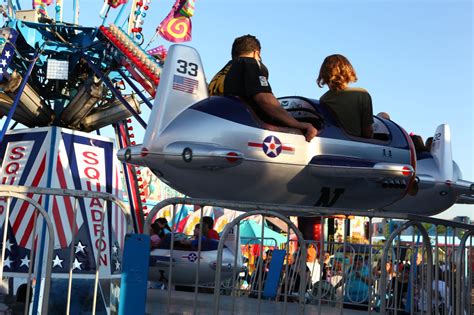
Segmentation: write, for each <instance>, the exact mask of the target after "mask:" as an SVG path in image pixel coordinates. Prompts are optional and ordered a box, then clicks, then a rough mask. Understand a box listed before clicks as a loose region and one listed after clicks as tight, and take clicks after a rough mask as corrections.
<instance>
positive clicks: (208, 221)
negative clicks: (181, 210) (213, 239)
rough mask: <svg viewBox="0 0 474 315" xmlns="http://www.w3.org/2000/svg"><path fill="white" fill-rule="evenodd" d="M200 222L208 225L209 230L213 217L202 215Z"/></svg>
mask: <svg viewBox="0 0 474 315" xmlns="http://www.w3.org/2000/svg"><path fill="white" fill-rule="evenodd" d="M202 222H203V223H204V224H205V225H206V226H207V227H208V229H209V230H212V228H213V227H214V219H213V218H212V217H202Z"/></svg>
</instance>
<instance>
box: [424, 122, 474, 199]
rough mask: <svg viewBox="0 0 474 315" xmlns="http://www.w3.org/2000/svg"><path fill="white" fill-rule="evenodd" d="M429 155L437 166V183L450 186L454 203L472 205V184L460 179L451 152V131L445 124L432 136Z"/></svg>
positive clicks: (473, 188) (473, 185) (473, 187)
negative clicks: (454, 196)
mask: <svg viewBox="0 0 474 315" xmlns="http://www.w3.org/2000/svg"><path fill="white" fill-rule="evenodd" d="M430 153H431V155H432V156H433V160H434V161H435V163H436V165H437V166H438V170H439V178H438V179H437V180H438V181H439V182H445V183H446V184H447V185H449V186H451V187H452V189H453V191H454V193H455V195H456V201H455V202H456V203H464V204H474V183H472V182H470V181H466V180H463V179H462V175H461V170H460V169H459V166H458V165H457V164H456V163H455V162H454V161H453V154H452V151H451V131H450V129H449V126H448V125H446V124H443V125H440V126H438V128H436V132H435V134H434V136H433V144H432V145H431V151H430Z"/></svg>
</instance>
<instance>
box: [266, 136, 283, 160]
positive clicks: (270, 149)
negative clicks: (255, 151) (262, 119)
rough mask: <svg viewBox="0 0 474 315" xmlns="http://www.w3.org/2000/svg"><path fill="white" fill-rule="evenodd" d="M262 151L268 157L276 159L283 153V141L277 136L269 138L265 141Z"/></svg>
mask: <svg viewBox="0 0 474 315" xmlns="http://www.w3.org/2000/svg"><path fill="white" fill-rule="evenodd" d="M262 149H263V152H264V153H265V154H266V155H267V156H268V157H271V158H275V157H277V156H279V155H280V153H281V149H282V145H281V141H280V139H278V138H277V137H275V136H268V137H266V138H265V139H264V140H263V146H262Z"/></svg>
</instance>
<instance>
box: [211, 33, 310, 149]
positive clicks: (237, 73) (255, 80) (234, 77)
mask: <svg viewBox="0 0 474 315" xmlns="http://www.w3.org/2000/svg"><path fill="white" fill-rule="evenodd" d="M260 51H261V47H260V42H259V41H258V39H257V38H255V36H252V35H244V36H241V37H238V38H236V39H235V40H234V43H233V45H232V60H231V61H229V62H228V63H227V64H226V65H225V66H224V68H222V70H221V71H219V72H218V73H217V74H216V75H215V76H214V78H213V79H212V80H211V83H210V84H209V94H210V95H233V96H238V97H239V98H241V99H242V100H243V101H245V102H246V103H247V104H249V105H250V106H251V107H252V108H253V109H254V110H255V112H256V113H257V115H258V116H259V117H260V118H261V119H262V120H263V121H265V122H266V123H270V124H278V125H281V126H285V127H290V128H296V129H300V130H301V131H302V132H303V134H304V135H305V138H306V141H308V142H309V141H311V139H313V138H314V137H315V136H316V133H317V130H316V129H315V128H314V127H313V125H311V124H309V123H304V122H299V121H297V120H296V119H294V118H293V117H292V116H290V115H289V114H288V112H287V111H286V110H285V109H284V108H283V107H281V106H280V102H278V100H277V99H276V98H275V96H274V95H273V93H272V88H271V87H270V84H269V83H268V70H267V68H266V67H265V66H264V65H263V64H262V63H261V60H262V58H261V56H260Z"/></svg>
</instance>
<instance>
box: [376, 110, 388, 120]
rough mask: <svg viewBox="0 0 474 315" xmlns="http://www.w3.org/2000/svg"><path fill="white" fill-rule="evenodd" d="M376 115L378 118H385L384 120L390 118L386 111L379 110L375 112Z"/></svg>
mask: <svg viewBox="0 0 474 315" xmlns="http://www.w3.org/2000/svg"><path fill="white" fill-rule="evenodd" d="M377 117H379V118H382V119H386V120H390V115H389V114H388V113H386V112H380V113H378V114H377Z"/></svg>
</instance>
